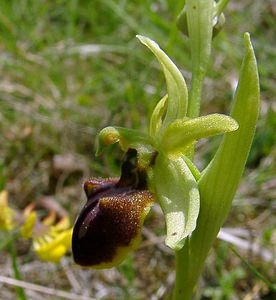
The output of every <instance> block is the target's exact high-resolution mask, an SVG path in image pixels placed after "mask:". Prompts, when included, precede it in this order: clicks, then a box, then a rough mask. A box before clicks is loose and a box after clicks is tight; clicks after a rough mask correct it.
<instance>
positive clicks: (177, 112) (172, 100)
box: [137, 35, 188, 128]
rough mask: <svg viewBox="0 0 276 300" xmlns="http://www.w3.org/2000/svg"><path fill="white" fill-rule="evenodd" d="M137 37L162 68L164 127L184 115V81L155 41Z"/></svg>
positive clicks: (186, 105) (186, 95)
mask: <svg viewBox="0 0 276 300" xmlns="http://www.w3.org/2000/svg"><path fill="white" fill-rule="evenodd" d="M137 38H138V39H139V40H140V42H141V43H143V44H144V45H145V46H147V47H148V48H149V49H150V50H151V51H152V53H153V54H154V55H155V56H156V58H157V59H158V61H159V63H160V64H161V66H162V68H163V72H164V75H165V78H166V83H167V90H168V103H167V109H166V114H165V116H164V118H163V120H164V121H163V127H164V128H165V127H167V126H168V124H170V123H171V122H173V121H174V120H176V119H179V118H183V117H184V116H185V115H186V112H187V107H188V89H187V86H186V82H185V80H184V78H183V76H182V74H181V72H180V71H179V70H178V68H177V67H176V65H175V64H174V63H173V62H172V60H171V59H170V58H169V57H168V56H167V54H166V53H165V52H164V51H163V50H161V49H160V47H159V45H158V44H157V43H156V42H154V41H153V40H151V39H149V38H147V37H145V36H141V35H137Z"/></svg>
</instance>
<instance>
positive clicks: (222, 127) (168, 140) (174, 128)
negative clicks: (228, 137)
mask: <svg viewBox="0 0 276 300" xmlns="http://www.w3.org/2000/svg"><path fill="white" fill-rule="evenodd" d="M238 127H239V126H238V124H237V122H236V121H235V120H234V119H233V118H231V117H229V116H226V115H222V114H211V115H207V116H202V117H198V118H193V119H188V118H184V119H179V120H176V121H174V122H173V123H172V124H171V125H169V126H168V127H167V128H166V129H165V131H164V133H163V135H162V138H161V145H162V149H163V150H164V151H165V152H167V153H176V154H177V153H185V152H186V151H187V150H188V149H189V147H190V146H191V145H192V144H193V143H194V142H195V141H197V140H198V139H201V138H206V137H209V136H214V135H218V134H222V133H225V132H230V131H234V130H237V129H238Z"/></svg>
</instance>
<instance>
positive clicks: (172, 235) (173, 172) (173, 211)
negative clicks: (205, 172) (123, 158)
mask: <svg viewBox="0 0 276 300" xmlns="http://www.w3.org/2000/svg"><path fill="white" fill-rule="evenodd" d="M150 187H151V188H152V189H153V192H154V194H155V195H156V197H157V199H158V201H159V203H160V206H161V208H162V210H163V213H164V216H165V221H166V228H167V235H166V240H165V243H166V245H167V246H169V247H170V248H172V249H174V250H180V249H181V248H182V247H183V246H184V243H185V238H186V237H187V236H188V235H189V234H190V233H192V231H193V230H194V229H195V227H196V220H197V217H198V214H199V203H200V196H199V191H198V186H197V182H196V180H195V178H194V176H193V174H192V172H191V171H190V168H189V167H188V166H187V164H186V162H185V159H183V157H179V158H177V159H170V158H168V157H167V156H165V155H164V154H160V153H159V154H158V156H157V158H156V161H155V165H154V167H153V177H152V178H151V179H150Z"/></svg>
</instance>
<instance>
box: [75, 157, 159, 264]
mask: <svg viewBox="0 0 276 300" xmlns="http://www.w3.org/2000/svg"><path fill="white" fill-rule="evenodd" d="M132 158H133V157H132ZM122 170H123V171H122V176H121V178H120V180H118V179H97V178H92V179H90V180H88V181H86V182H85V184H84V190H85V193H86V196H87V203H86V204H85V206H84V208H83V209H82V211H81V213H80V215H79V217H78V219H77V221H76V223H75V226H74V231H73V237H72V250H73V256H74V260H75V262H76V263H77V264H79V265H82V266H91V267H94V268H111V267H113V266H116V265H118V264H120V263H121V262H122V260H123V259H124V258H125V256H126V255H127V253H128V252H129V251H131V250H133V249H135V248H136V247H137V245H138V244H139V242H140V239H141V230H142V225H143V222H144V219H145V217H146V215H147V213H148V212H149V209H150V206H151V205H152V204H153V202H154V198H153V196H152V194H151V193H150V192H149V191H147V190H146V189H145V188H144V187H143V186H140V183H141V180H139V178H136V175H137V174H136V173H135V170H134V169H133V168H132V164H131V162H130V160H127V161H125V163H124V164H123V167H122ZM137 180H138V181H137Z"/></svg>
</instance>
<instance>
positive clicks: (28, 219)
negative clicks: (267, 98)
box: [21, 203, 72, 263]
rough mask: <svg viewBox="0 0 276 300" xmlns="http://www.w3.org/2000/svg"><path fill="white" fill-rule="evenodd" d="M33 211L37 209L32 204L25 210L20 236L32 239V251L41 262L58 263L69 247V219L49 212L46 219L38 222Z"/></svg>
mask: <svg viewBox="0 0 276 300" xmlns="http://www.w3.org/2000/svg"><path fill="white" fill-rule="evenodd" d="M35 209H38V207H36V204H34V203H33V204H31V205H29V206H28V207H27V208H26V209H25V211H24V218H25V223H24V224H23V225H22V226H21V235H22V236H23V237H25V238H32V239H33V247H34V251H35V253H36V254H37V256H38V257H39V258H40V259H41V260H44V261H51V262H54V263H58V262H59V261H60V259H61V258H62V257H63V256H64V255H65V254H66V252H67V250H68V249H69V248H70V247H71V238H72V229H71V228H70V221H69V218H68V217H67V216H62V217H60V216H57V215H56V212H55V211H50V212H49V214H48V216H47V217H46V218H44V219H43V220H40V219H39V218H38V214H37V212H36V211H35Z"/></svg>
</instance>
